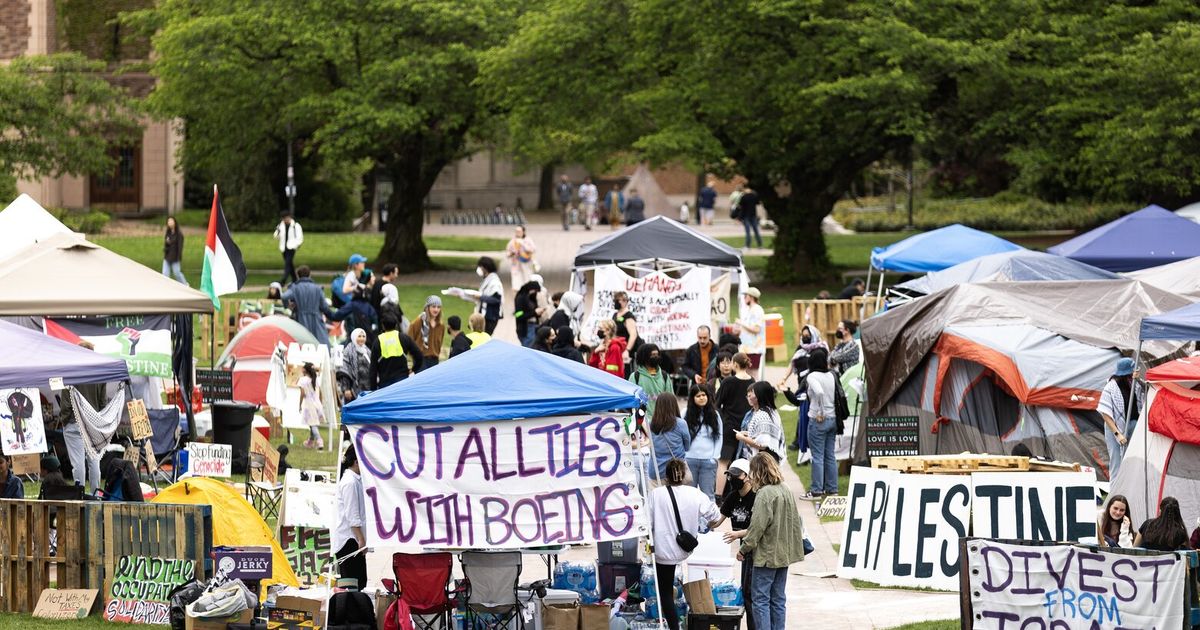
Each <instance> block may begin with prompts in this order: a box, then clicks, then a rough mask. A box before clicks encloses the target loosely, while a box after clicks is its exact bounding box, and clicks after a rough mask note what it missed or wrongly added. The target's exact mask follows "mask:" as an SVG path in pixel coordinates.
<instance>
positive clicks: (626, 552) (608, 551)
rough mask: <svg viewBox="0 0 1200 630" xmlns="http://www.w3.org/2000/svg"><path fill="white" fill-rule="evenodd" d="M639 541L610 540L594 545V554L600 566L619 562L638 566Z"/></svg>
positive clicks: (628, 539)
mask: <svg viewBox="0 0 1200 630" xmlns="http://www.w3.org/2000/svg"><path fill="white" fill-rule="evenodd" d="M640 543H641V539H639V538H626V539H624V540H610V541H608V542H602V543H600V544H598V545H596V553H597V555H598V558H599V561H600V564H606V563H613V562H620V563H625V564H638V547H639V546H640Z"/></svg>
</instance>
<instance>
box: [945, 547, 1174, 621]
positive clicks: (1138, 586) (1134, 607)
mask: <svg viewBox="0 0 1200 630" xmlns="http://www.w3.org/2000/svg"><path fill="white" fill-rule="evenodd" d="M967 561H968V563H969V564H970V566H971V575H970V580H971V606H972V616H973V617H974V619H973V620H972V627H973V628H976V629H978V630H991V629H993V628H994V629H996V630H1000V629H1002V628H1062V629H1063V630H1072V629H1076V628H1078V629H1081V630H1083V629H1086V630H1106V629H1109V628H1113V629H1115V628H1181V627H1184V620H1183V616H1184V612H1185V611H1186V610H1187V608H1186V607H1185V606H1184V590H1185V581H1186V578H1187V569H1186V567H1185V565H1184V560H1183V559H1182V558H1180V557H1178V556H1176V555H1175V554H1172V553H1163V554H1150V555H1130V554H1124V553H1119V552H1116V553H1114V552H1110V551H1099V550H1092V549H1088V548H1083V547H1075V546H1071V545H1054V546H1032V545H1020V544H1007V543H1002V542H995V541H989V540H981V539H975V540H971V541H969V542H968V543H967Z"/></svg>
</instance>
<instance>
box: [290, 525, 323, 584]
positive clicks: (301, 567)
mask: <svg viewBox="0 0 1200 630" xmlns="http://www.w3.org/2000/svg"><path fill="white" fill-rule="evenodd" d="M329 544H330V542H329V530H328V529H315V528H312V527H282V528H280V530H279V546H280V547H283V555H285V556H287V559H288V564H291V565H292V570H293V571H295V572H296V577H297V578H299V580H300V582H301V583H304V584H316V583H317V579H318V578H320V576H321V575H322V574H323V573H324V572H325V565H327V564H328V563H330V562H332V561H333V552H332V550H330V548H329Z"/></svg>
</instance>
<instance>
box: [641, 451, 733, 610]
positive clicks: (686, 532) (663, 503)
mask: <svg viewBox="0 0 1200 630" xmlns="http://www.w3.org/2000/svg"><path fill="white" fill-rule="evenodd" d="M687 473H688V468H687V464H686V463H684V461H683V460H682V459H672V460H670V461H667V462H666V463H665V465H664V474H663V481H664V484H663V485H661V486H658V487H657V488H655V489H653V490H651V491H650V496H649V498H648V501H647V503H649V505H650V514H651V518H652V524H651V526H652V527H653V530H654V564H655V569H656V573H657V575H656V577H657V592H658V593H659V594H660V595H662V596H660V597H659V598H658V607H659V612H660V613H662V616H663V618H664V619H666V621H667V626H668V627H669V628H670V629H671V630H679V612H678V611H677V610H675V598H674V597H673V594H674V593H675V568H676V567H678V566H679V564H680V563H682V562H684V561H685V560H687V559H688V558H689V557H690V556H691V555H692V551H694V550H695V549H696V547H697V546H698V545H699V541H698V540H697V539H696V534H697V529H698V528H699V525H700V523H707V524H708V527H709V528H710V529H711V528H713V527H716V526H717V525H718V524H720V522H721V513H720V512H719V511H718V510H717V506H716V504H715V503H713V501H712V499H710V498H709V497H708V496H707V495H705V494H704V493H703V492H700V490H698V489H696V488H693V487H691V486H688V485H685V484H686V482H687Z"/></svg>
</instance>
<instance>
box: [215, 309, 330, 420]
mask: <svg viewBox="0 0 1200 630" xmlns="http://www.w3.org/2000/svg"><path fill="white" fill-rule="evenodd" d="M280 343H282V344H283V346H284V347H285V348H286V347H288V346H289V345H291V344H292V343H296V344H299V345H305V344H312V345H316V344H317V339H316V337H313V336H312V333H310V332H308V330H307V329H305V328H304V326H301V325H300V324H299V322H297V321H296V320H294V319H291V318H288V317H284V316H282V315H270V316H268V317H264V318H262V319H259V320H257V321H254V322H253V323H251V324H249V325H248V326H246V327H245V328H243V329H242V331H241V332H239V333H238V334H237V336H235V337H234V338H233V340H231V341H230V342H229V345H228V346H227V347H226V348H225V352H224V353H223V354H222V355H221V358H220V359H219V360H218V361H217V366H218V367H225V368H228V367H230V366H231V365H232V366H233V397H234V399H235V400H243V401H246V402H251V403H255V404H257V405H265V404H267V384H268V383H270V381H271V369H272V368H271V355H273V354H274V353H275V348H276V347H277V345H278V344H280Z"/></svg>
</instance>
